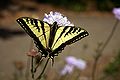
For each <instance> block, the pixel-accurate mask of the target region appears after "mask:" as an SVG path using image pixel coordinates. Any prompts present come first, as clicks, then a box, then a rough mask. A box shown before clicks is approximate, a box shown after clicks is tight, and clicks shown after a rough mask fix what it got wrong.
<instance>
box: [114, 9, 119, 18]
mask: <svg viewBox="0 0 120 80" xmlns="http://www.w3.org/2000/svg"><path fill="white" fill-rule="evenodd" d="M113 14H114V15H115V17H116V18H117V19H118V20H120V8H114V9H113Z"/></svg>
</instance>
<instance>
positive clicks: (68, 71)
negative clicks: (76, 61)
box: [61, 64, 74, 75]
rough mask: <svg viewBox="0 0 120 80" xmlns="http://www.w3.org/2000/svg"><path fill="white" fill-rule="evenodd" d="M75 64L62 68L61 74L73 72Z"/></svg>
mask: <svg viewBox="0 0 120 80" xmlns="http://www.w3.org/2000/svg"><path fill="white" fill-rule="evenodd" d="M73 69H74V66H72V65H68V64H67V65H65V67H64V68H63V69H62V71H61V75H65V74H70V73H72V72H73Z"/></svg>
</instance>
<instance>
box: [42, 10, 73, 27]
mask: <svg viewBox="0 0 120 80" xmlns="http://www.w3.org/2000/svg"><path fill="white" fill-rule="evenodd" d="M43 21H44V22H47V23H49V24H53V23H54V22H57V24H58V26H74V24H72V23H70V21H69V20H68V19H67V17H65V16H64V15H62V14H60V13H59V12H54V13H53V12H52V11H51V12H50V14H45V17H44V19H43Z"/></svg>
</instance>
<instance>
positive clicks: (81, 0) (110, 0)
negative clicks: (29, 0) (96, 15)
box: [37, 0, 120, 11]
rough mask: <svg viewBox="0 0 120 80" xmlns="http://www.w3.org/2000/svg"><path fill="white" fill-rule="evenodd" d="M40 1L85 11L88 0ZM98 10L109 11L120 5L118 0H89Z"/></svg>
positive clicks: (40, 0)
mask: <svg viewBox="0 0 120 80" xmlns="http://www.w3.org/2000/svg"><path fill="white" fill-rule="evenodd" d="M37 1H38V2H42V3H50V4H53V5H55V6H62V7H65V8H67V9H70V10H74V11H85V10H86V9H87V6H88V5H89V4H90V3H89V2H90V0H86V1H85V0H37ZM91 2H92V3H93V4H95V5H96V9H97V10H99V11H111V10H112V9H113V8H114V7H120V0H91Z"/></svg>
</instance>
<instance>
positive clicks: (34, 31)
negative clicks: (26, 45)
mask: <svg viewBox="0 0 120 80" xmlns="http://www.w3.org/2000/svg"><path fill="white" fill-rule="evenodd" d="M17 22H18V23H19V24H20V25H21V27H22V28H23V29H24V30H25V31H26V32H27V33H28V35H29V36H30V37H32V38H33V40H34V42H35V44H36V46H37V47H38V49H39V50H40V51H41V52H42V53H43V54H45V56H47V54H48V53H47V52H46V50H45V49H46V48H47V47H48V41H49V36H50V35H49V34H50V26H49V24H47V23H45V22H43V21H40V20H37V19H33V18H29V17H22V18H19V19H17Z"/></svg>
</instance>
